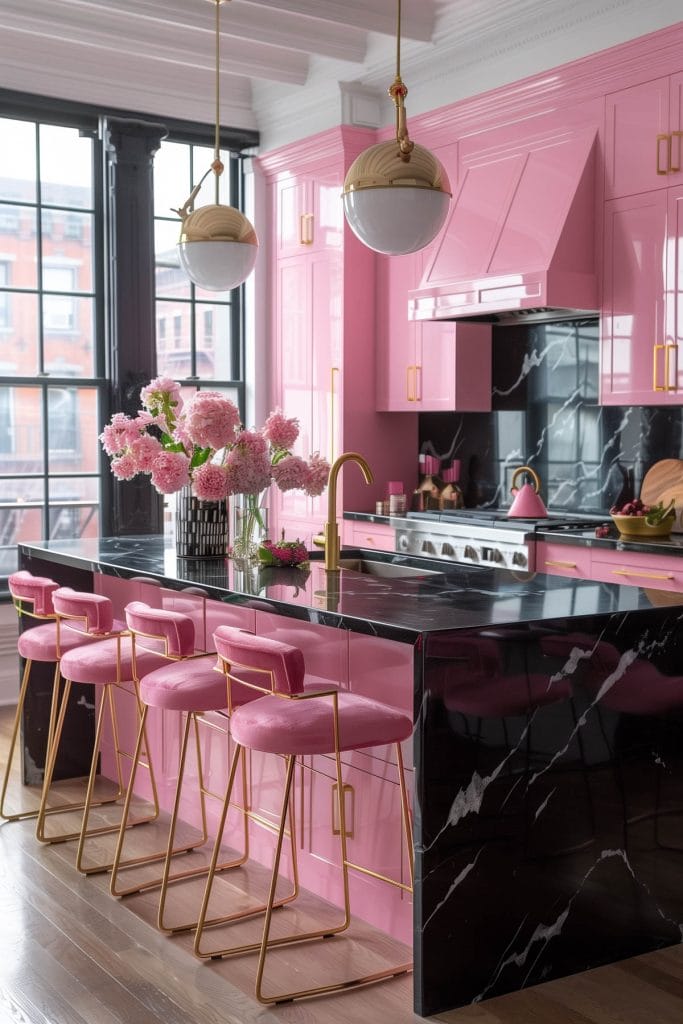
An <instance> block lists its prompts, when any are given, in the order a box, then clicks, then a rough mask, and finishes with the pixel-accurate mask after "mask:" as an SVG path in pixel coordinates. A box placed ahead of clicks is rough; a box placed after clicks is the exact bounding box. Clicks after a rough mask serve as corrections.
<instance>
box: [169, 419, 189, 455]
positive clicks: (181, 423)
mask: <svg viewBox="0 0 683 1024" xmlns="http://www.w3.org/2000/svg"><path fill="white" fill-rule="evenodd" d="M171 436H172V437H173V440H174V441H179V442H180V444H181V445H182V446H183V448H184V449H185V451H186V452H191V451H192V449H193V447H194V445H193V444H192V438H191V437H190V435H189V434H188V432H187V428H186V426H185V416H184V415H183V416H181V417H180V419H179V420H178V423H177V424H176V428H175V430H174V431H173V434H172V435H171Z"/></svg>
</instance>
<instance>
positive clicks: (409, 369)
mask: <svg viewBox="0 0 683 1024" xmlns="http://www.w3.org/2000/svg"><path fill="white" fill-rule="evenodd" d="M416 378H417V367H416V366H406V399H407V400H408V401H409V402H416V401H417V395H416V393H415V391H416V387H417V380H416Z"/></svg>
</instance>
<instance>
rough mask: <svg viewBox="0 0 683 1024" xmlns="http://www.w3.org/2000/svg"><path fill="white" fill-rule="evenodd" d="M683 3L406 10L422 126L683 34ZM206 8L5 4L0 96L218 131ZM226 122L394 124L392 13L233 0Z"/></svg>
mask: <svg viewBox="0 0 683 1024" xmlns="http://www.w3.org/2000/svg"><path fill="white" fill-rule="evenodd" d="M681 10H682V7H681V0H573V2H571V3H569V2H567V0H403V24H402V73H403V78H404V80H405V82H406V84H407V85H408V87H409V90H410V96H409V98H408V101H407V106H408V113H409V115H410V114H416V113H420V112H422V111H425V110H429V109H432V108H434V107H437V106H440V105H442V104H445V103H449V102H453V101H454V100H457V99H460V98H463V97H464V96H468V95H474V94H476V93H478V92H482V91H485V90H486V89H489V88H493V87H495V86H497V85H501V84H503V83H504V82H506V81H513V80H516V79H518V78H521V77H524V76H526V75H529V74H532V73H535V72H537V71H541V70H545V69H548V68H551V67H555V66H557V65H558V64H561V63H564V62H565V61H568V60H572V59H575V58H578V57H581V56H585V55H586V54H588V53H592V52H594V51H597V50H600V49H604V48H605V47H607V46H611V45H614V44H616V43H620V42H625V41H626V40H628V39H631V38H634V37H636V36H638V35H642V34H643V33H645V32H649V31H654V30H656V29H659V28H663V27H665V26H667V25H671V24H673V23H675V22H678V21H680V18H681ZM214 16H215V8H214V3H213V0H0V29H1V31H0V87H3V88H9V89H20V90H22V91H25V92H32V93H38V94H45V95H50V96H57V97H61V98H65V99H75V100H83V101H86V102H90V103H98V104H99V103H105V104H108V105H110V106H112V107H118V108H121V109H127V110H137V111H140V112H142V113H145V114H151V115H157V116H159V117H163V116H175V117H179V118H188V119H191V120H201V121H205V122H208V123H212V122H213V119H214V81H213V68H214V34H213V33H214ZM221 26H222V31H221V120H222V121H223V123H224V124H232V125H234V126H236V127H245V128H256V129H258V130H259V131H261V133H262V141H263V143H264V145H263V147H262V148H266V149H268V148H272V146H274V145H279V144H281V143H283V142H287V141H290V140H291V139H293V138H298V137H303V136H305V135H309V134H312V133H313V132H315V131H320V130H322V129H324V128H326V127H329V126H331V125H332V124H338V123H339V122H340V120H342V108H343V106H344V99H343V97H344V96H346V97H347V100H346V107H344V109H345V110H347V109H348V96H349V94H351V95H353V96H360V97H361V99H362V100H363V101H364V102H362V103H361V104H360V106H358V107H357V109H361V108H362V110H363V116H364V117H365V118H366V119H367V123H372V122H373V120H374V122H375V123H385V124H386V123H388V122H389V121H390V120H391V117H392V106H391V103H390V101H389V100H388V98H386V92H385V90H386V87H387V86H388V85H389V84H390V82H391V80H392V78H393V75H394V69H395V59H396V57H395V53H396V50H395V36H396V0H231V2H229V3H225V4H224V5H223V6H222V8H221Z"/></svg>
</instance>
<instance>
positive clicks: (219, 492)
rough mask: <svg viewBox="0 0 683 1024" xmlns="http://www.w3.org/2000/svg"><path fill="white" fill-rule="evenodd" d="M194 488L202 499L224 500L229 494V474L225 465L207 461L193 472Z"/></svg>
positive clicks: (197, 495) (196, 494)
mask: <svg viewBox="0 0 683 1024" xmlns="http://www.w3.org/2000/svg"><path fill="white" fill-rule="evenodd" d="M192 490H193V491H194V494H195V496H196V497H197V498H199V500H200V501H222V500H223V499H224V498H227V496H228V475H227V473H226V470H225V467H224V466H219V465H217V464H216V463H215V462H205V463H204V465H203V466H199V467H198V468H197V469H195V471H194V473H193V474H192Z"/></svg>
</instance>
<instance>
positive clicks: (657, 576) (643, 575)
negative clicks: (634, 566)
mask: <svg viewBox="0 0 683 1024" xmlns="http://www.w3.org/2000/svg"><path fill="white" fill-rule="evenodd" d="M612 574H613V575H614V576H634V577H635V578H636V579H642V580H672V579H674V576H673V575H672V574H671V573H663V572H631V571H630V570H629V569H612Z"/></svg>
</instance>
